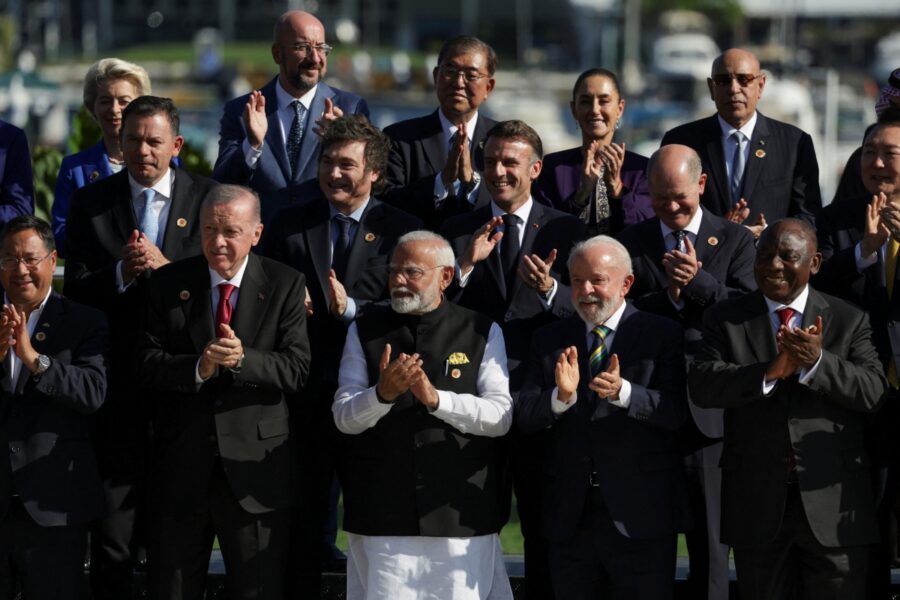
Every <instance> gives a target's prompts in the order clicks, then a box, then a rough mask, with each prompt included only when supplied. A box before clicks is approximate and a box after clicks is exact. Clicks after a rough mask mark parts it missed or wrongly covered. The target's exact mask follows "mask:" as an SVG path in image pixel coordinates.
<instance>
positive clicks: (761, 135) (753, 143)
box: [735, 113, 771, 202]
mask: <svg viewBox="0 0 900 600" xmlns="http://www.w3.org/2000/svg"><path fill="white" fill-rule="evenodd" d="M768 141H769V120H768V119H767V118H766V117H764V116H763V115H762V114H760V113H757V119H756V126H755V127H754V128H753V137H752V139H751V140H750V155H749V156H748V157H747V168H746V169H745V171H744V188H743V190H744V191H743V195H744V198H750V197H752V196H753V191H754V190H755V189H756V184H757V182H759V175H760V173H761V172H762V170H763V168H764V166H765V163H764V161H765V160H766V153H765V149H766V143H767V142H768ZM758 150H762V157H759V156H757V155H756V152H757V151H758ZM769 160H771V158H770V159H769ZM735 202H737V200H735Z"/></svg>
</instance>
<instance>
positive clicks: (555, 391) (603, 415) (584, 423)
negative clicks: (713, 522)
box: [516, 236, 690, 600]
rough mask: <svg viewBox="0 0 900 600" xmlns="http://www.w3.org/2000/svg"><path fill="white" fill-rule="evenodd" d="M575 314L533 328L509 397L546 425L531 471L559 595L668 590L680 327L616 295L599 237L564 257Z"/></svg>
mask: <svg viewBox="0 0 900 600" xmlns="http://www.w3.org/2000/svg"><path fill="white" fill-rule="evenodd" d="M568 268H569V277H570V281H571V290H572V304H573V305H574V307H575V310H576V312H577V313H578V316H573V317H570V318H569V319H566V320H563V321H559V322H556V323H552V324H550V325H547V326H546V327H542V328H541V329H538V330H537V331H536V332H535V334H534V337H533V342H532V352H531V362H530V363H529V368H528V370H527V375H526V380H525V384H524V386H523V388H522V391H521V392H520V393H519V397H518V400H517V402H516V424H517V427H518V428H519V429H521V430H523V431H525V432H533V431H540V430H544V429H548V428H549V429H550V430H551V442H550V445H549V447H548V449H547V452H546V454H545V456H544V468H543V469H542V470H541V473H542V476H543V481H542V482H541V483H542V489H543V525H544V534H545V535H546V536H547V539H548V541H549V545H550V552H549V557H550V575H551V580H552V584H553V591H554V594H555V596H556V597H557V598H585V599H587V598H598V597H603V598H612V599H614V600H618V599H622V600H624V599H626V598H671V597H672V594H673V582H674V579H673V577H672V573H673V572H674V569H675V540H676V535H677V532H678V531H683V530H684V529H685V527H687V526H689V525H690V523H689V517H688V516H687V515H688V510H687V497H686V494H687V492H686V488H685V483H684V480H683V475H682V471H681V469H680V467H679V462H680V459H679V453H678V448H677V446H676V443H675V436H674V432H675V430H677V429H678V428H679V427H680V426H681V425H682V423H683V422H684V420H685V418H686V417H687V414H688V409H687V399H686V388H685V364H684V348H683V340H682V337H683V335H682V332H681V328H680V327H679V326H678V324H677V323H675V322H673V321H671V320H669V319H667V318H665V317H661V316H658V315H653V314H651V313H647V312H643V311H640V310H638V309H636V308H635V307H634V306H632V305H631V304H630V303H628V302H626V301H625V296H626V294H627V293H628V290H629V289H630V288H631V285H632V283H633V282H634V275H633V274H632V269H631V259H630V257H629V255H628V251H627V250H626V249H625V247H624V246H622V244H620V243H619V242H617V241H616V240H614V239H613V238H610V237H607V236H597V237H593V238H591V239H589V240H586V241H584V242H581V243H580V244H578V245H576V246H575V247H574V248H573V249H572V253H571V255H570V257H569V261H568Z"/></svg>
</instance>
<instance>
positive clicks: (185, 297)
mask: <svg viewBox="0 0 900 600" xmlns="http://www.w3.org/2000/svg"><path fill="white" fill-rule="evenodd" d="M178 297H179V298H181V299H182V300H188V299H190V297H191V293H190V292H189V291H187V290H181V292H179V294H178Z"/></svg>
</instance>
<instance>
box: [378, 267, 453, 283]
mask: <svg viewBox="0 0 900 600" xmlns="http://www.w3.org/2000/svg"><path fill="white" fill-rule="evenodd" d="M435 269H443V267H441V266H437V267H429V268H427V269H423V268H421V267H400V266H397V265H390V266H389V267H388V276H389V277H397V276H398V275H402V276H403V279H405V280H406V281H418V280H420V279H422V277H424V276H425V272H426V271H434V270H435Z"/></svg>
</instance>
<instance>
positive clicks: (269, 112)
mask: <svg viewBox="0 0 900 600" xmlns="http://www.w3.org/2000/svg"><path fill="white" fill-rule="evenodd" d="M277 80H278V77H277V76H276V77H275V79H273V80H272V81H270V82H269V84H268V85H266V86H265V87H264V88H263V89H262V94H263V97H264V98H265V99H266V119H267V120H268V122H269V125H268V129H266V145H267V146H269V148H270V149H271V151H272V156H273V157H274V158H275V161H276V162H277V163H278V166H279V167H281V172H282V173H283V174H284V180H285V181H290V180H291V166H290V165H289V164H288V156H287V148H286V147H285V145H284V138H285V137H286V136H287V134H288V132H286V131H285V132H284V135H282V133H281V129H282V126H281V119H279V118H278V95H277V94H276V93H275V82H276V81H277ZM260 160H262V157H260Z"/></svg>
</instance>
